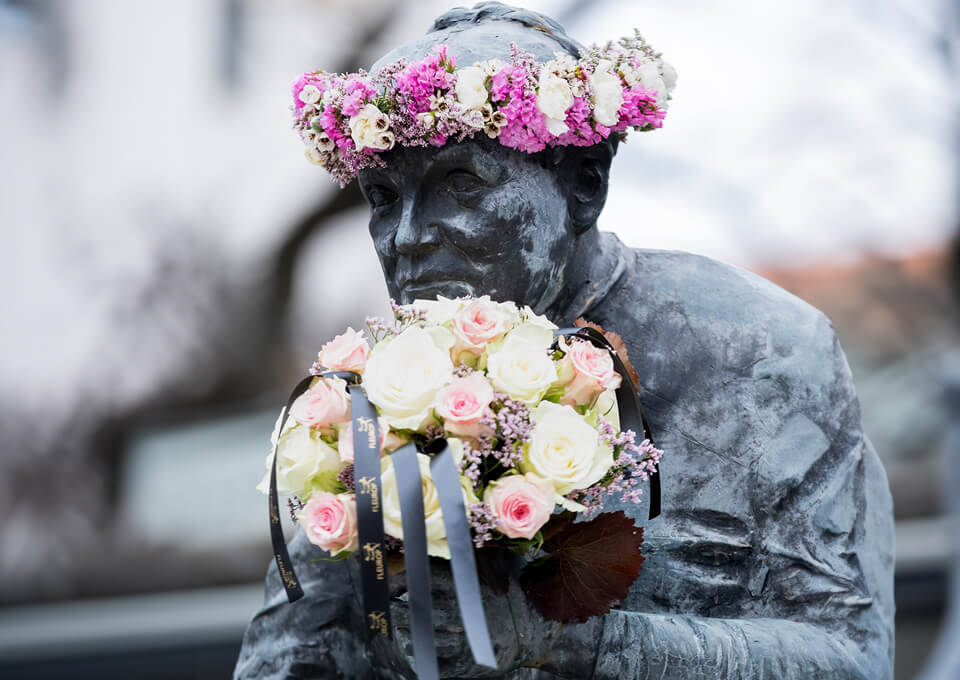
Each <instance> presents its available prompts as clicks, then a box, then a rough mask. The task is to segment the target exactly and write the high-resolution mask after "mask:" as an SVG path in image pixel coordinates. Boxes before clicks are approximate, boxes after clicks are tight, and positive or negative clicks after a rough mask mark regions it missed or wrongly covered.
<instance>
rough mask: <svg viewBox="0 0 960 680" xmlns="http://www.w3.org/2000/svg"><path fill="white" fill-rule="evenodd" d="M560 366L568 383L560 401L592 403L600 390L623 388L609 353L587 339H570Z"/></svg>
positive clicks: (574, 403)
mask: <svg viewBox="0 0 960 680" xmlns="http://www.w3.org/2000/svg"><path fill="white" fill-rule="evenodd" d="M557 368H558V371H559V374H560V380H561V381H562V382H565V383H566V385H565V387H564V391H563V397H562V398H561V399H560V403H561V404H571V405H585V404H592V403H593V401H594V400H595V399H596V398H597V397H598V396H599V395H600V393H601V392H603V391H605V390H611V389H616V388H618V387H620V380H621V378H620V374H619V373H617V372H616V371H615V370H614V368H613V359H612V358H611V357H610V353H609V352H608V351H607V350H605V349H601V348H599V347H596V346H594V345H593V344H592V343H589V342H587V341H585V340H573V341H572V342H570V343H569V345H567V346H566V356H564V358H563V359H562V360H561V361H560V365H559V366H558V367H557Z"/></svg>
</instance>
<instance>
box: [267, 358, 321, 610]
mask: <svg viewBox="0 0 960 680" xmlns="http://www.w3.org/2000/svg"><path fill="white" fill-rule="evenodd" d="M312 382H313V376H310V377H307V378H304V379H303V380H301V381H300V382H299V383H297V386H296V387H294V388H293V392H291V393H290V398H289V399H287V405H286V406H284V407H283V413H282V414H281V416H280V427H278V428H277V441H276V443H275V444H274V445H273V461H272V462H271V464H270V492H269V493H268V495H267V507H268V508H269V510H270V542H271V544H272V545H273V557H274V559H275V560H276V561H277V570H278V571H279V572H280V582H281V583H283V589H284V590H285V591H287V600H288V601H290V602H296V601H297V600H299V599H300V598H301V597H303V588H301V587H300V581H299V580H298V579H297V575H296V574H295V573H294V571H293V564H292V563H291V562H290V553H289V551H287V542H286V541H285V540H284V539H283V525H281V524H280V507H279V503H278V502H277V451H278V450H279V448H280V435H281V434H283V426H284V425H286V424H287V418H289V417H290V407H291V406H293V402H295V401H296V400H297V397H299V396H300V395H301V394H303V393H304V392H306V391H307V389H309V387H310V383H312Z"/></svg>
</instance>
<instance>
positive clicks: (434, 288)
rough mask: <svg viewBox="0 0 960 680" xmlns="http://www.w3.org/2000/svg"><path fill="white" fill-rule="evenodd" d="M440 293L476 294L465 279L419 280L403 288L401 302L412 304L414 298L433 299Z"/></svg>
mask: <svg viewBox="0 0 960 680" xmlns="http://www.w3.org/2000/svg"><path fill="white" fill-rule="evenodd" d="M438 295H442V296H444V297H446V298H456V297H471V296H475V295H476V292H475V290H474V287H473V286H472V285H471V284H469V283H467V282H465V281H419V282H412V283H410V284H408V285H406V286H404V287H403V288H402V289H401V292H400V303H401V304H404V305H406V304H410V303H411V302H413V301H414V300H433V299H435V298H436V297H437V296H438Z"/></svg>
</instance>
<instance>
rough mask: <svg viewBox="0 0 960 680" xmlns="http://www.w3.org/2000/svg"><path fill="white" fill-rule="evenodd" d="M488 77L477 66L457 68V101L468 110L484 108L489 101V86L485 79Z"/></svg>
mask: <svg viewBox="0 0 960 680" xmlns="http://www.w3.org/2000/svg"><path fill="white" fill-rule="evenodd" d="M486 79H487V77H486V76H485V75H484V74H483V71H481V70H480V69H479V68H478V67H476V66H468V67H466V68H461V69H458V70H457V84H456V86H455V91H456V93H457V101H459V102H460V105H461V106H462V107H463V108H464V109H466V110H467V111H471V110H474V109H482V108H483V105H484V104H486V103H487V96H488V95H487V88H486V86H485V85H484V81H485V80H486Z"/></svg>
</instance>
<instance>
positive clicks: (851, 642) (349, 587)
mask: <svg viewBox="0 0 960 680" xmlns="http://www.w3.org/2000/svg"><path fill="white" fill-rule="evenodd" d="M560 31H562V29H560V28H559V27H558V26H556V24H553V23H552V22H550V21H549V20H545V19H542V18H540V17H539V16H538V15H535V14H533V13H529V12H526V11H524V10H514V9H513V8H507V7H505V6H502V5H496V4H493V3H489V4H486V5H482V6H478V8H477V9H475V10H462V9H461V10H454V11H453V12H451V13H448V14H447V15H445V16H444V17H441V19H439V20H438V24H437V27H436V30H432V31H431V32H430V33H428V34H427V35H426V36H425V37H424V38H422V39H421V40H419V41H417V42H414V43H412V44H410V45H406V46H404V47H401V48H399V49H398V50H396V51H394V52H392V53H391V54H389V55H387V56H386V57H384V59H383V60H381V62H380V63H386V62H388V61H393V60H394V59H396V58H398V57H400V56H406V57H408V58H417V57H420V56H422V55H423V54H425V53H426V52H427V51H428V50H429V49H430V48H431V47H432V46H433V45H435V44H438V43H446V44H447V45H448V46H449V49H450V52H451V53H452V54H456V55H457V56H458V59H459V60H460V61H461V63H466V64H469V63H472V62H473V61H475V60H479V59H487V58H491V57H499V58H501V59H508V58H509V44H510V42H515V43H517V44H518V45H520V46H521V47H523V48H524V49H527V50H529V51H531V52H533V53H534V54H535V55H536V56H537V58H538V59H540V60H547V59H550V58H551V57H552V56H553V52H555V51H557V50H567V51H570V50H574V52H573V53H575V43H572V42H571V41H570V39H569V38H568V37H566V36H565V35H563V34H561V33H560ZM374 68H376V66H375V67H374ZM631 143H641V144H642V139H637V140H634V141H633V142H631ZM615 151H616V149H615V144H613V143H602V144H600V145H597V146H595V147H591V148H587V149H576V148H565V149H559V150H554V151H547V152H542V153H540V154H534V155H527V154H524V153H521V152H517V151H513V150H510V149H507V148H504V147H502V146H500V145H499V144H497V143H496V142H491V141H489V140H487V139H486V138H483V139H482V140H479V141H468V142H465V143H462V144H448V145H447V146H445V147H443V148H441V149H439V150H438V149H434V148H429V149H399V148H398V149H395V150H394V151H392V152H390V154H389V156H388V157H387V166H388V167H387V168H386V169H382V170H370V171H364V172H363V173H362V175H361V177H360V183H361V188H362V189H363V192H364V195H365V196H366V197H367V199H368V201H369V202H370V204H371V218H370V232H371V235H372V236H373V241H374V245H375V247H376V249H377V253H378V255H379V257H380V260H381V263H382V265H383V271H384V276H385V277H386V281H387V285H388V287H389V290H390V293H391V295H393V296H394V297H395V298H396V299H398V300H401V301H403V302H408V301H410V300H412V299H414V298H418V297H419V298H426V297H433V296H434V295H436V294H438V293H441V294H445V295H448V296H453V295H465V294H478V295H479V294H490V295H492V296H493V297H494V298H495V299H512V300H516V301H517V302H519V303H521V304H530V305H531V306H532V307H533V308H534V309H535V310H537V311H539V312H545V313H547V314H549V315H550V316H551V317H552V318H553V319H554V320H555V321H557V322H558V323H562V324H569V323H570V322H572V321H573V319H575V318H577V317H578V316H585V317H587V318H588V319H590V320H592V321H596V322H598V323H600V324H601V325H603V326H604V327H605V328H608V329H612V330H615V331H617V332H619V333H620V334H621V335H622V336H623V337H624V339H625V341H626V344H627V346H628V348H629V351H630V357H631V359H632V361H633V363H634V365H635V366H636V368H637V370H638V372H639V374H640V384H639V389H640V395H641V398H642V400H643V402H644V405H645V407H646V408H647V410H648V415H649V417H650V421H651V425H652V427H653V430H654V432H655V434H656V435H657V438H658V439H657V442H658V445H659V446H661V447H662V448H663V449H664V450H665V451H666V455H665V458H664V462H663V465H662V473H663V474H662V478H663V493H664V495H663V501H664V509H663V514H662V516H661V517H659V518H657V519H656V520H653V521H652V522H650V523H649V524H648V525H647V527H646V537H647V542H646V545H645V549H646V551H647V558H648V559H647V562H646V563H645V568H644V571H643V572H642V573H641V575H640V578H639V579H638V580H637V581H636V583H635V584H634V587H633V589H632V591H631V594H630V596H629V597H628V598H627V600H626V601H625V602H623V604H622V606H621V607H620V609H618V610H615V611H613V612H611V613H610V614H608V615H607V616H605V617H602V618H598V619H595V620H593V621H591V622H588V623H586V624H583V625H577V626H567V627H564V628H561V627H560V626H558V625H556V624H552V623H550V622H545V621H543V620H542V619H540V617H539V616H537V615H536V614H535V613H533V612H532V611H530V609H529V607H528V606H527V604H526V601H525V599H524V597H523V596H522V594H520V592H519V590H518V589H517V586H516V583H515V579H514V584H513V586H512V590H511V592H510V594H509V596H507V597H502V596H494V595H492V594H491V593H489V591H487V592H486V593H485V603H486V606H487V617H488V620H489V622H490V625H491V629H492V634H493V636H494V644H495V647H496V650H497V654H498V658H499V659H500V660H501V671H500V673H498V674H494V676H496V677H505V678H513V679H518V678H538V677H567V678H597V679H600V678H617V679H621V680H625V679H626V678H648V677H649V678H668V679H675V680H692V679H697V678H702V679H704V680H705V679H708V678H710V679H713V678H730V679H734V678H736V679H747V678H756V679H759V678H771V679H774V678H776V679H782V678H804V679H805V680H810V679H812V678H824V679H826V678H829V679H831V680H838V679H841V678H859V679H863V680H884V679H886V678H891V677H892V658H893V608H894V605H893V522H892V509H891V499H890V493H889V489H888V486H887V480H886V475H885V473H884V471H883V468H882V466H881V463H880V461H879V460H878V458H877V455H876V453H875V452H874V449H873V447H872V445H871V444H870V442H869V440H868V439H867V438H866V437H865V435H864V433H863V430H862V427H861V421H860V410H859V403H858V401H857V398H856V394H855V392H854V387H853V381H852V379H851V375H850V371H849V368H848V367H847V362H846V359H845V358H844V355H843V352H842V351H841V349H840V346H839V344H838V343H837V339H836V336H835V334H834V332H833V328H832V326H831V324H830V322H829V320H828V319H827V318H826V317H824V316H823V315H822V314H821V313H820V312H818V311H817V310H815V309H813V308H812V307H810V306H808V305H807V304H805V303H803V302H801V301H800V300H799V299H797V298H795V297H793V296H791V295H789V294H788V293H786V292H784V291H783V290H781V289H780V288H777V287H776V286H774V285H773V284H771V283H769V282H768V281H766V280H764V279H762V278H760V277H758V276H755V275H753V274H750V273H748V272H745V271H742V270H740V269H737V268H734V267H731V266H728V265H724V264H721V263H719V262H716V261H713V260H710V259H708V258H704V257H699V256H694V255H690V254H686V253H680V252H663V251H651V250H632V249H630V248H627V247H625V246H623V245H622V244H621V243H620V242H619V241H618V240H617V239H616V237H614V236H613V235H611V234H606V233H600V232H599V231H598V230H597V227H596V221H597V217H598V215H599V214H600V211H601V210H602V208H603V203H604V199H605V197H606V191H607V185H608V171H609V168H610V164H611V161H612V158H613V155H614V153H615ZM642 200H643V199H642V197H640V196H638V197H637V201H638V204H639V203H641V202H642ZM638 219H642V211H639V210H638ZM649 228H650V229H663V228H669V225H662V224H661V225H652V224H651V225H649ZM624 509H625V510H626V511H627V512H628V513H629V514H630V515H632V516H633V517H635V518H636V519H637V521H638V522H644V521H645V518H646V507H631V508H624ZM291 553H292V555H293V559H294V561H295V563H296V564H297V566H298V574H299V576H300V577H301V579H302V580H303V582H304V588H305V591H306V596H305V598H304V599H303V600H301V601H299V602H296V603H294V604H292V605H291V604H288V603H287V602H286V599H285V597H284V592H283V589H282V587H281V585H280V581H279V578H278V575H277V573H276V569H275V568H274V567H273V566H271V569H270V571H269V573H268V575H267V581H266V587H267V592H266V601H265V605H264V608H263V609H262V610H261V611H260V612H259V613H258V614H257V615H256V617H255V618H254V620H253V621H252V622H251V624H250V627H249V629H248V631H247V634H246V637H245V639H244V646H243V650H242V652H241V655H240V659H239V661H238V664H237V669H236V676H235V677H236V678H259V679H264V678H288V677H290V678H334V677H344V678H369V677H385V678H392V677H414V675H413V674H412V672H411V670H410V667H409V662H408V658H409V657H408V654H409V652H410V649H409V639H408V632H407V628H406V627H405V625H404V622H405V615H406V612H405V604H404V602H403V599H402V597H398V598H396V600H395V603H394V609H393V610H392V611H393V615H394V623H395V624H396V626H397V630H395V631H394V633H395V639H396V642H395V643H394V644H393V645H391V646H389V647H384V648H382V649H379V650H376V651H375V653H368V652H366V651H365V648H364V641H363V640H364V638H363V634H362V622H361V621H360V616H361V607H360V601H359V598H358V594H357V590H356V587H357V584H358V583H359V579H358V575H357V570H356V565H354V564H353V563H352V561H347V562H341V563H329V562H311V561H310V559H311V557H313V556H315V555H316V554H317V552H316V551H315V550H314V549H313V548H312V546H310V545H309V543H307V541H306V540H305V539H304V537H303V534H302V533H298V535H297V536H296V537H295V538H294V540H293V541H292V544H291ZM433 569H434V587H435V590H436V592H435V594H434V603H435V606H436V608H437V614H436V618H435V623H436V625H437V627H438V650H439V654H440V657H441V670H442V672H443V674H444V676H445V677H479V676H480V675H482V669H480V668H478V667H475V666H473V664H472V663H471V657H470V652H469V649H468V647H467V645H466V641H465V639H464V636H463V633H462V628H461V626H460V622H459V619H458V613H457V608H456V602H455V600H454V599H453V596H452V588H451V587H450V576H449V570H448V568H447V567H446V564H445V563H443V562H442V561H439V562H435V564H434V565H433ZM395 588H396V592H397V593H400V592H402V583H400V582H397V583H396V584H395ZM534 667H535V668H536V670H531V669H532V668H534Z"/></svg>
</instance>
